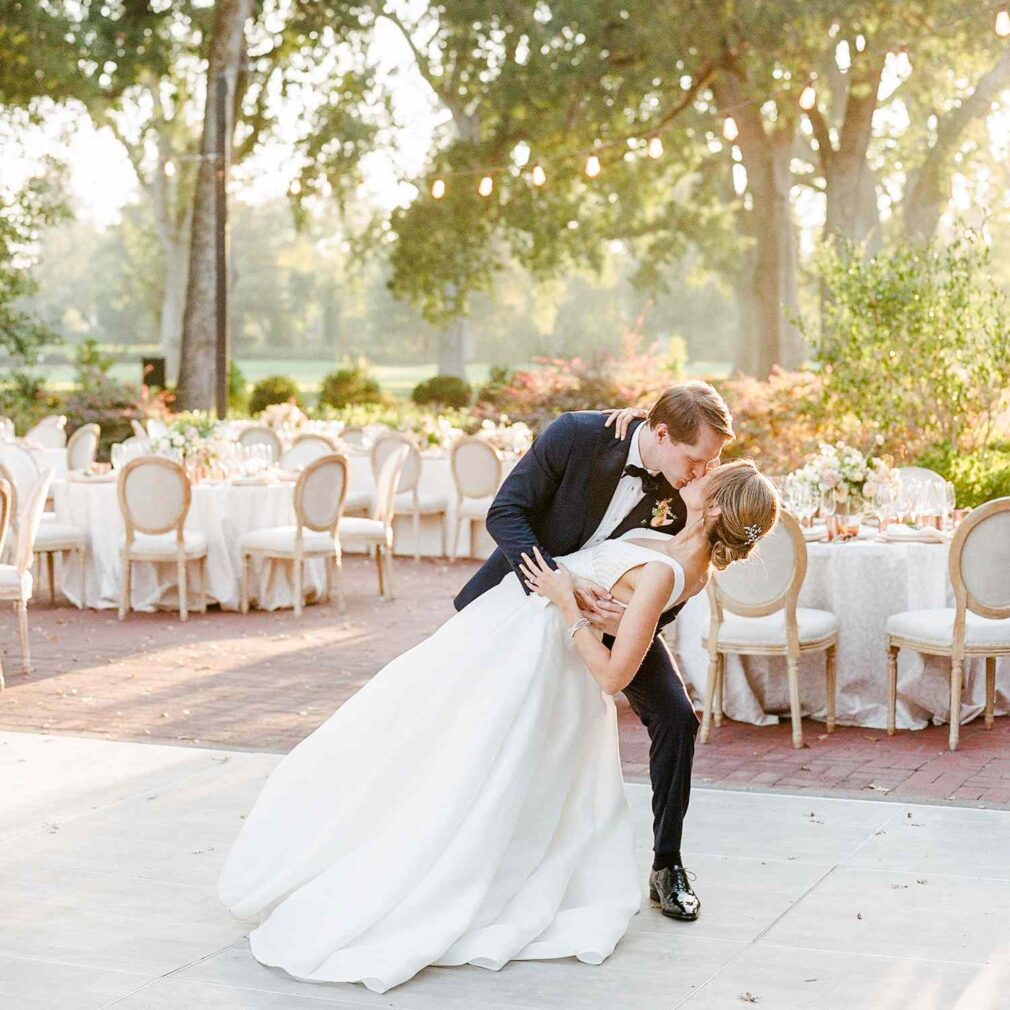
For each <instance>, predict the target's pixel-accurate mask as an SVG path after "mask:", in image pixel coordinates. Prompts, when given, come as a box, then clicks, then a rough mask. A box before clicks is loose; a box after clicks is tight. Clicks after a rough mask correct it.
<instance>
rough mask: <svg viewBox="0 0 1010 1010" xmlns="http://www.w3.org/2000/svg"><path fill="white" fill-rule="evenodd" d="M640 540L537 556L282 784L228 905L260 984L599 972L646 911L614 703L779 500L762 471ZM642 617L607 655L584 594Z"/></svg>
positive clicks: (445, 629)
mask: <svg viewBox="0 0 1010 1010" xmlns="http://www.w3.org/2000/svg"><path fill="white" fill-rule="evenodd" d="M680 493H681V496H682V498H683V501H684V504H685V506H686V508H687V523H686V525H685V527H684V529H683V530H682V531H681V532H680V533H679V534H677V535H676V536H675V537H669V536H667V535H666V534H662V533H658V532H657V531H654V530H650V529H647V528H644V527H643V528H642V529H641V530H638V529H636V530H633V531H631V532H630V533H628V534H625V535H624V536H623V537H622V538H620V539H618V540H608V541H604V542H603V543H600V544H597V545H596V546H594V547H592V548H587V549H583V550H580V551H577V552H576V553H574V554H570V555H568V556H567V557H564V558H559V559H558V561H559V563H561V567H559V568H558V569H557V570H556V571H552V570H551V569H550V568H548V567H546V566H545V565H544V564H543V563H542V561H541V559H540V558H539V555H537V556H533V557H529V556H528V557H527V560H526V562H525V564H524V566H523V572H524V576H525V578H526V580H527V584H528V586H529V588H530V589H532V590H533V593H534V595H530V596H527V595H526V593H525V592H524V590H523V587H522V586H521V585H520V583H519V579H518V578H517V576H516V575H514V574H509V575H508V576H506V578H504V579H503V580H502V582H501V583H500V584H499V585H498V586H497V587H495V588H494V589H492V590H490V591H488V592H487V593H485V594H484V595H483V596H481V597H480V598H479V599H477V600H476V601H475V602H473V603H472V604H470V606H468V607H466V609H464V610H463V611H461V612H460V613H458V614H456V615H455V616H453V617H452V618H450V619H449V620H448V621H446V623H445V624H443V625H442V627H441V628H439V630H438V631H436V632H435V633H434V634H433V635H432V636H431V637H430V638H428V639H427V640H426V641H423V642H421V643H420V644H419V645H417V646H416V647H414V648H413V649H411V650H410V651H408V652H405V653H404V654H403V655H401V656H399V657H398V658H397V659H394V660H393V661H392V662H391V663H390V664H389V665H388V666H386V667H385V668H384V669H383V670H381V671H380V672H379V673H378V674H376V676H374V677H373V678H372V679H371V680H370V681H369V682H368V684H366V685H365V686H364V687H363V688H362V689H361V690H360V691H359V692H358V693H357V694H356V695H355V696H354V697H353V698H351V699H349V700H348V701H347V702H346V703H345V704H344V705H343V706H342V707H341V708H340V709H339V710H338V711H337V712H335V713H334V714H333V715H332V716H331V717H330V718H329V719H328V720H327V721H326V722H325V723H323V724H322V725H321V726H320V727H319V728H318V729H317V730H315V732H313V733H312V734H310V735H309V736H308V737H307V738H306V739H305V740H303V741H302V742H301V743H300V744H298V746H297V747H295V748H294V750H292V751H291V752H290V753H289V754H288V755H287V756H286V757H285V758H283V759H282V760H281V762H280V764H279V765H278V766H277V767H276V769H275V770H274V771H273V773H272V774H271V775H270V777H269V779H268V780H267V782H266V784H265V785H264V787H263V790H262V792H261V793H260V795H259V798H258V799H257V801H256V804H255V806H254V807H253V810H252V812H251V813H250V814H249V816H248V818H247V819H246V821H245V823H244V825H243V827H242V831H241V833H240V835H239V837H238V840H237V841H236V842H235V844H234V846H233V847H232V849H231V851H230V853H229V855H228V857H227V860H226V863H225V867H224V870H223V872H222V875H221V879H220V881H219V884H218V892H219V894H220V897H221V900H222V901H223V902H224V904H225V905H226V906H227V907H228V908H229V909H231V911H232V912H233V913H234V914H235V915H236V916H239V917H240V918H244V919H251V920H253V921H255V922H258V925H257V926H256V928H254V929H253V930H252V932H251V934H250V936H249V941H250V946H251V948H252V953H253V955H254V956H255V957H256V959H257V960H258V961H260V962H261V963H263V964H265V965H271V966H276V967H279V968H282V969H284V970H285V971H286V972H287V973H289V974H290V975H292V976H294V977H296V978H298V979H302V980H305V981H315V982H363V983H364V984H365V986H367V987H368V988H369V989H371V990H373V991H375V992H385V991H386V990H387V989H389V988H391V987H392V986H395V985H398V984H400V983H401V982H404V981H406V980H407V979H409V978H411V977H412V976H413V975H415V974H416V973H417V972H418V971H420V970H421V969H422V968H424V967H425V966H427V965H459V964H467V963H468V964H474V965H479V966H481V967H485V968H491V969H494V970H497V969H499V968H501V967H502V965H504V964H505V963H506V962H508V961H510V960H517V959H518V960H528V959H532V958H557V957H570V956H574V957H577V958H578V959H579V960H580V961H584V962H587V963H589V964H600V963H601V962H602V961H603V960H604V959H605V958H607V957H608V956H609V955H610V953H611V952H612V951H613V949H614V947H615V945H616V944H617V942H618V941H619V940H620V939H621V937H622V936H623V935H624V932H625V930H626V929H627V926H628V923H629V921H630V920H631V917H632V916H633V915H635V913H636V912H637V911H638V908H639V904H640V893H639V887H638V882H637V878H636V868H635V856H634V844H633V839H632V828H631V819H630V816H629V812H628V807H627V803H626V800H625V794H624V787H623V780H622V777H621V766H620V756H619V753H618V738H617V717H616V710H615V707H614V700H613V695H614V694H616V693H617V692H618V691H620V690H621V689H622V688H623V687H624V686H625V684H627V683H628V682H629V681H630V679H631V678H632V677H633V676H634V673H635V671H636V670H637V669H638V667H639V664H640V663H641V661H642V657H643V655H644V654H645V650H646V649H647V648H648V646H649V644H650V643H651V641H652V637H653V635H654V633H655V628H656V623H657V620H658V618H659V617H660V615H661V613H662V612H663V611H664V610H665V609H667V608H668V607H671V606H673V605H675V604H676V603H678V602H681V601H683V600H685V599H687V598H688V597H689V596H692V595H694V594H695V593H697V592H699V591H700V590H701V589H702V587H703V586H704V585H705V583H706V581H707V579H708V575H709V572H710V569H711V568H712V567H715V568H724V567H726V565H728V564H729V563H731V562H732V561H735V560H738V559H741V558H744V557H746V556H747V555H748V554H749V553H750V551H751V550H752V549H753V547H754V545H755V544H756V543H757V541H758V540H759V539H760V538H761V537H762V536H764V535H765V534H766V533H767V532H768V531H769V530H770V529H771V528H772V526H773V525H774V524H775V522H776V520H777V517H778V499H777V497H776V494H775V490H774V488H773V487H772V485H771V483H770V482H769V481H768V479H767V478H765V477H764V476H762V475H761V474H760V473H759V472H758V470H757V469H756V468H755V466H754V465H753V464H752V463H751V462H749V461H736V462H732V463H727V464H725V465H723V466H719V467H717V468H715V469H713V470H712V471H710V472H709V473H708V474H707V475H706V476H704V477H701V478H699V479H697V480H696V481H694V482H693V483H691V484H688V485H687V486H685V487H684V488H683V489H682V490H681V492H680ZM576 579H581V580H591V581H593V582H596V583H599V584H602V585H603V586H604V587H605V588H607V589H610V590H611V592H612V593H613V595H614V596H615V597H616V598H617V599H618V600H619V601H621V602H622V603H624V604H626V605H627V609H626V611H625V614H624V617H623V618H622V620H621V624H620V630H619V633H618V635H617V638H616V640H615V642H614V645H613V649H612V650H611V649H607V648H606V647H605V646H604V645H603V644H602V642H601V641H600V640H599V638H598V637H597V635H596V634H595V633H594V632H593V630H592V629H591V628H588V627H585V624H586V622H585V621H583V620H581V619H580V618H581V614H580V613H579V610H578V607H577V605H576V601H575V595H574V587H575V584H576V583H575V580H576Z"/></svg>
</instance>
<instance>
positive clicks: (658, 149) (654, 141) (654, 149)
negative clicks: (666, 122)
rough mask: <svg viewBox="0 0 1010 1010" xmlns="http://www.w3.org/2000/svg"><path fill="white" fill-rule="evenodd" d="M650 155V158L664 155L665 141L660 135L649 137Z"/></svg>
mask: <svg viewBox="0 0 1010 1010" xmlns="http://www.w3.org/2000/svg"><path fill="white" fill-rule="evenodd" d="M649 157H650V158H662V157H663V141H662V140H660V138H659V137H658V136H655V137H650V138H649Z"/></svg>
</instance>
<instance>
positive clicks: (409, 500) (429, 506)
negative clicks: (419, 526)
mask: <svg viewBox="0 0 1010 1010" xmlns="http://www.w3.org/2000/svg"><path fill="white" fill-rule="evenodd" d="M447 507H448V503H447V501H446V499H445V496H444V495H440V494H418V496H417V511H418V512H419V513H420V514H421V515H425V516H426V515H434V514H435V513H436V512H444V511H445V510H446V508H447ZM396 514H397V515H401V516H409V515H413V514H414V495H413V493H412V492H410V491H404V492H403V494H398V495H397V496H396Z"/></svg>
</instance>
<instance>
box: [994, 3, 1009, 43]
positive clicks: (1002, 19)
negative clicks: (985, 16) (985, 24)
mask: <svg viewBox="0 0 1010 1010" xmlns="http://www.w3.org/2000/svg"><path fill="white" fill-rule="evenodd" d="M996 34H997V35H998V36H999V37H1000V38H1001V39H1005V38H1006V37H1007V36H1008V35H1010V11H1008V10H1007V9H1006V7H1001V8H1000V9H999V10H998V11H997V12H996Z"/></svg>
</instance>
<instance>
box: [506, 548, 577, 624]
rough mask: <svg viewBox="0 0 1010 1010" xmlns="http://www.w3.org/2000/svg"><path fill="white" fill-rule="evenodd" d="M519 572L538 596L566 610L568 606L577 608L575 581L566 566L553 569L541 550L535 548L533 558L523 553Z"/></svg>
mask: <svg viewBox="0 0 1010 1010" xmlns="http://www.w3.org/2000/svg"><path fill="white" fill-rule="evenodd" d="M521 557H522V562H521V563H520V565H519V570H520V571H521V572H522V574H523V580H524V581H525V583H526V585H527V586H528V587H529V588H530V589H531V590H532V591H533V592H534V593H536V594H537V595H538V596H545V597H547V599H548V600H550V601H551V603H556V604H557V605H558V606H559V607H561V608H562V609H564V607H565V605H566V604H568V605H570V606H571V607H574V606H575V580H574V579H573V578H572V573H571V572H570V571H568V569H567V568H565V566H564V565H558V567H557V568H551V566H550V565H549V564H547V562H546V561H545V560H544V556H543V555H542V554H541V553H540V551H539V549H538V548H536V547H534V548H533V557H530V556H529V554H526V553H523V554H522V555H521Z"/></svg>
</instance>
